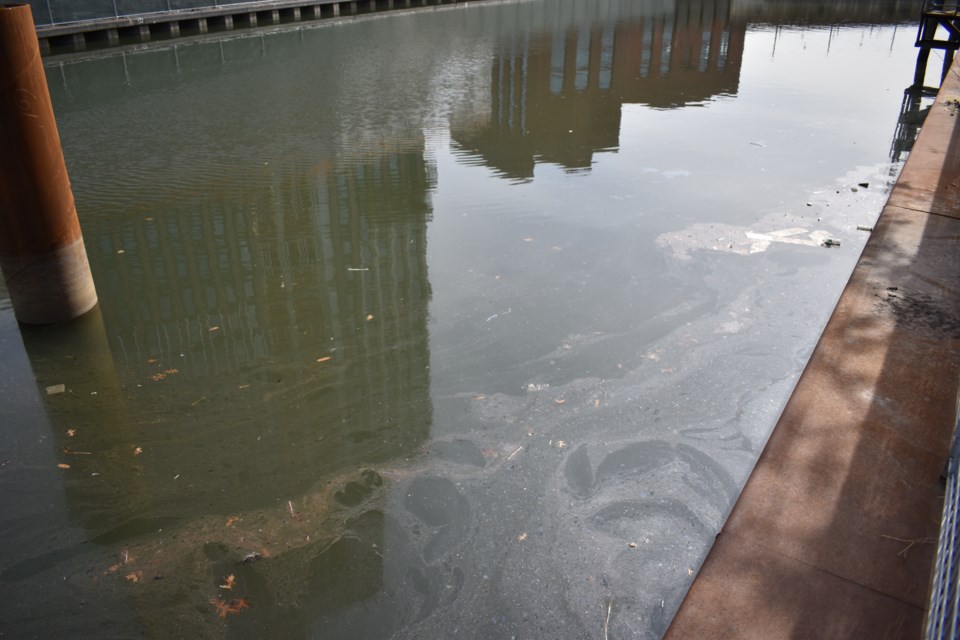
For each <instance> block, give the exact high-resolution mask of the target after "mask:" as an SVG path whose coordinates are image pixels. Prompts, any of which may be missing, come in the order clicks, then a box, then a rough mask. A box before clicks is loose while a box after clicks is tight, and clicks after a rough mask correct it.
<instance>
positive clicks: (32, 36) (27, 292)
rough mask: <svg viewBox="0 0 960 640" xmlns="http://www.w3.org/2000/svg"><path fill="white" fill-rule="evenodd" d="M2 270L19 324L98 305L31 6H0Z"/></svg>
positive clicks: (75, 313)
mask: <svg viewBox="0 0 960 640" xmlns="http://www.w3.org/2000/svg"><path fill="white" fill-rule="evenodd" d="M0 267H2V270H3V275H4V281H5V282H6V287H7V290H8V292H9V294H10V300H11V302H12V304H13V310H14V314H15V315H16V317H17V319H18V320H19V321H20V322H24V323H27V324H52V323H56V322H63V321H66V320H70V319H72V318H75V317H77V316H79V315H82V314H83V313H86V312H87V311H89V310H90V309H92V308H93V306H94V305H95V304H96V303H97V294H96V290H95V289H94V286H93V277H92V275H91V273H90V265H89V263H88V262H87V253H86V249H85V248H84V245H83V237H82V236H81V233H80V222H79V220H78V219H77V211H76V208H75V206H74V201H73V192H72V191H71V189H70V179H69V177H68V176H67V168H66V164H65V163H64V160H63V151H62V149H61V148H60V136H59V135H58V133H57V123H56V120H55V119H54V115H53V105H52V104H51V102H50V93H49V91H48V89H47V81H46V77H45V76H44V72H43V64H42V62H41V59H40V46H39V43H38V41H37V35H36V31H35V29H34V26H33V16H32V14H31V11H30V5H27V4H13V5H11V4H0Z"/></svg>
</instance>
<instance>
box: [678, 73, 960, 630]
mask: <svg viewBox="0 0 960 640" xmlns="http://www.w3.org/2000/svg"><path fill="white" fill-rule="evenodd" d="M958 98H960V66H958V65H957V64H954V66H953V68H952V69H951V72H950V73H949V74H948V76H947V79H946V80H945V81H944V83H943V86H942V87H941V90H940V93H939V95H938V97H937V100H936V103H935V104H934V107H933V108H932V109H931V111H930V114H929V115H928V117H927V120H926V122H925V124H924V126H923V129H922V131H921V133H920V137H919V139H918V140H917V143H916V145H915V146H914V148H913V152H912V153H911V155H910V157H909V158H908V160H907V163H906V165H905V167H904V169H903V172H902V174H901V176H900V178H899V180H898V182H897V185H896V187H895V188H894V190H893V192H892V193H891V195H890V198H889V200H888V203H887V206H886V207H885V208H884V210H883V213H882V214H881V216H880V219H879V221H878V223H877V226H876V228H875V230H874V232H873V234H872V236H871V238H870V241H869V242H868V244H867V246H866V248H865V249H864V252H863V254H862V256H861V258H860V261H859V263H858V265H857V267H856V269H855V270H854V272H853V275H852V276H851V278H850V281H849V283H848V284H847V287H846V289H845V290H844V293H843V295H842V297H841V299H840V301H839V303H838V304H837V307H836V309H835V310H834V313H833V315H832V317H831V319H830V321H829V323H828V324H827V327H826V329H825V330H824V333H823V335H822V337H821V339H820V342H819V344H818V345H817V348H816V350H815V351H814V353H813V355H812V357H811V359H810V361H809V363H808V364H807V367H806V369H805V371H804V373H803V375H802V377H801V379H800V381H799V383H798V384H797V387H796V390H795V391H794V393H793V396H792V397H791V399H790V401H789V402H788V404H787V406H786V408H785V409H784V412H783V414H782V416H781V418H780V421H779V422H778V424H777V426H776V428H775V429H774V431H773V434H772V435H771V437H770V440H769V441H768V443H767V446H766V448H765V450H764V451H763V453H762V455H761V457H760V459H759V461H758V463H757V466H756V468H755V469H754V471H753V474H752V475H751V477H750V479H749V481H748V482H747V485H746V487H745V488H744V490H743V493H742V494H741V496H740V498H739V500H738V501H737V503H736V505H735V506H734V508H733V510H732V512H731V514H730V516H729V518H728V520H727V522H726V524H725V525H724V528H723V530H722V532H721V533H720V535H719V536H718V538H717V542H716V544H715V545H714V547H713V549H712V550H711V552H710V554H709V555H708V557H707V559H706V561H705V563H704V565H703V567H702V568H701V570H700V573H699V575H698V576H697V578H696V580H695V581H694V583H693V586H692V587H691V589H690V591H689V592H688V594H687V596H686V598H685V600H684V601H683V604H682V605H681V607H680V610H679V611H678V613H677V615H676V617H675V618H674V620H673V623H672V625H671V627H670V629H669V630H668V632H667V634H666V637H667V638H669V639H670V640H677V639H681V638H712V639H717V638H751V639H753V638H765V639H776V638H818V639H819V638H844V639H849V638H871V639H873V638H919V637H921V636H922V631H923V623H924V615H925V609H926V601H927V597H928V589H929V582H930V578H931V572H932V567H933V560H934V555H935V547H936V537H937V534H938V531H939V522H940V514H941V508H942V500H943V485H942V483H941V481H940V478H939V476H940V473H941V471H942V470H943V468H944V463H945V461H946V458H947V453H948V449H949V443H950V438H951V435H952V432H953V426H954V424H955V417H956V406H957V386H958V379H960V206H958V205H960V127H958V120H960V116H957V112H958V106H960V102H957V100H958Z"/></svg>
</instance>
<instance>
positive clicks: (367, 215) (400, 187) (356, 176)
mask: <svg viewBox="0 0 960 640" xmlns="http://www.w3.org/2000/svg"><path fill="white" fill-rule="evenodd" d="M420 145H421V146H420V147H419V148H416V149H403V148H401V149H397V150H394V151H390V152H387V153H386V154H385V155H383V156H382V157H379V158H373V159H370V160H369V161H366V162H360V163H358V164H356V165H353V166H349V167H346V168H342V169H340V168H335V167H332V166H325V165H319V166H315V167H313V168H312V169H304V170H299V169H298V170H296V171H294V172H291V173H285V172H277V173H276V174H272V172H271V171H270V169H269V168H268V167H265V168H264V172H263V173H262V174H261V175H259V176H257V177H253V176H251V177H250V178H249V180H250V182H251V183H252V185H253V186H250V187H247V188H243V187H242V186H241V185H240V184H239V183H240V182H241V181H242V178H241V179H240V180H235V181H231V183H230V185H229V186H227V187H226V188H220V189H218V188H213V189H211V193H210V194H209V196H204V195H201V194H198V201H197V202H196V203H195V206H194V209H193V210H192V211H187V212H178V213H175V214H172V215H165V216H164V215H158V216H157V217H153V216H146V219H144V218H143V217H136V218H133V219H131V220H129V221H125V222H124V223H123V224H121V225H119V226H118V231H116V232H115V234H114V237H112V238H104V239H103V240H104V241H101V244H100V247H99V252H98V255H97V256H96V257H95V258H94V263H95V264H96V263H97V262H101V263H103V262H106V261H108V260H109V261H110V262H111V264H115V265H116V267H115V270H112V271H110V272H109V275H108V278H107V279H102V280H101V282H99V286H100V288H101V289H103V290H104V293H105V295H103V296H102V297H103V299H104V300H105V302H104V303H103V308H104V315H105V321H106V324H107V326H108V327H109V328H111V330H112V331H111V334H112V335H111V340H112V343H113V344H112V346H113V349H114V350H115V352H117V353H118V354H119V353H122V354H123V355H122V359H123V360H126V362H125V363H123V364H120V363H118V365H120V366H124V365H125V368H126V369H127V371H128V372H130V371H133V372H137V371H140V372H142V371H143V370H144V369H143V368H144V366H145V365H147V366H150V365H148V363H150V362H151V361H155V362H156V364H155V365H153V366H154V368H155V369H156V370H157V371H158V372H161V373H162V372H163V371H166V370H169V369H176V371H177V372H176V373H175V374H170V375H168V376H166V378H165V379H163V380H162V381H161V382H162V383H163V384H165V385H166V384H169V385H170V386H171V387H173V388H175V389H176V392H175V393H178V394H179V393H189V389H190V387H191V386H192V385H195V384H197V383H198V382H199V381H203V382H202V385H203V388H204V390H205V393H206V394H207V396H208V397H207V398H206V400H204V401H203V403H201V404H198V406H197V411H196V413H197V419H196V422H197V424H196V425H195V428H197V429H201V425H202V431H199V432H196V433H194V434H192V436H191V437H192V438H194V439H195V444H196V446H197V447H198V455H199V456H202V462H201V461H200V460H198V463H200V464H203V465H208V466H209V465H211V464H212V466H217V463H222V464H224V465H225V466H227V467H232V465H230V464H229V462H230V461H231V459H233V460H235V461H236V463H237V466H236V468H235V470H234V471H233V472H232V473H230V472H228V473H226V475H225V476H220V474H218V476H217V477H216V478H212V479H211V482H213V483H215V484H218V483H221V482H222V483H223V484H224V486H229V485H230V484H231V483H232V482H235V481H241V480H242V479H243V478H249V477H251V476H263V477H264V478H270V484H269V486H264V485H260V486H259V488H255V489H254V490H255V491H259V490H262V491H263V495H262V496H257V495H246V496H244V497H243V498H240V497H239V496H238V497H237V502H238V505H237V507H240V506H241V505H240V504H239V503H240V502H242V503H243V504H242V507H244V508H249V507H250V506H251V505H255V504H263V503H264V502H266V501H269V500H270V499H272V498H273V497H275V496H276V495H284V494H288V495H297V494H300V493H302V492H303V491H304V490H306V489H307V488H308V486H309V485H310V484H312V483H313V482H315V481H316V479H317V476H316V474H315V473H291V472H290V471H289V470H288V467H289V466H290V465H295V466H300V465H303V466H305V467H306V468H311V467H314V468H315V467H316V465H318V464H319V465H322V466H323V467H324V468H325V469H326V470H327V471H331V470H333V471H335V470H336V469H335V467H343V466H344V465H350V464H362V463H370V462H376V461H379V460H383V459H387V458H392V457H395V456H396V455H398V454H400V453H402V452H403V451H409V450H411V449H413V448H415V447H417V446H419V444H420V443H421V442H422V441H423V439H425V438H426V436H427V434H428V432H429V426H430V403H429V370H428V367H427V365H428V356H429V354H428V343H427V340H428V336H427V327H426V318H427V305H428V302H429V296H430V287H429V282H428V280H427V272H426V246H425V243H426V226H427V222H428V220H429V216H430V211H429V202H428V200H427V190H428V186H429V182H430V180H431V179H432V178H431V177H430V175H429V171H428V168H427V166H426V163H425V160H424V157H423V150H422V142H421V143H420ZM234 190H235V191H234ZM121 248H122V250H123V252H124V253H123V254H122V255H123V256H124V257H123V258H122V259H120V260H117V259H116V255H115V254H116V251H117V250H118V249H121ZM327 358H328V359H327ZM118 359H120V358H118ZM148 372H149V371H148ZM141 376H143V374H141ZM143 377H144V378H148V377H149V376H143ZM149 382H154V381H152V380H149ZM141 384H143V383H141ZM148 389H150V390H151V391H160V390H161V389H162V388H161V387H160V384H159V383H158V384H155V385H152V386H149V385H148ZM196 393H197V394H198V397H199V395H203V394H201V393H200V392H199V391H197V392H196ZM211 395H214V396H215V397H210V396H211ZM216 396H218V397H216ZM196 400H197V398H193V399H192V400H191V402H193V401H196ZM207 403H209V404H210V411H209V412H208V411H207V410H205V409H204V404H207ZM191 413H193V412H191ZM214 416H219V419H216V420H215V421H214V422H213V424H212V425H211V424H210V422H211V419H213V418H214ZM189 422H191V423H192V422H194V420H189ZM168 428H170V429H173V430H174V431H175V432H177V431H180V430H183V429H185V428H186V426H185V425H169V426H168ZM224 438H229V440H230V441H231V442H236V443H237V444H238V445H239V446H238V447H236V448H234V447H229V448H225V447H223V446H220V445H218V443H219V442H220V441H222V440H223V439H224ZM287 443H296V446H295V447H294V448H292V449H290V451H289V452H288V453H283V454H279V451H280V450H284V449H288V448H290V447H289V444H287ZM244 445H247V446H249V447H250V449H249V450H247V449H245V448H244ZM264 446H266V447H267V448H268V451H270V455H266V456H257V455H252V454H251V453H250V451H252V450H255V449H256V448H262V447H264ZM231 450H232V452H231ZM183 453H184V452H183V450H182V449H178V448H176V447H172V448H171V449H170V451H169V454H170V455H171V456H176V457H178V458H182V456H183ZM238 456H239V457H238ZM157 473H158V474H159V473H163V474H166V473H167V469H163V470H162V471H161V470H159V469H158V470H157ZM231 476H235V477H231ZM218 502H220V499H218ZM229 502H230V501H229V499H228V500H227V503H228V504H229ZM223 506H226V505H223Z"/></svg>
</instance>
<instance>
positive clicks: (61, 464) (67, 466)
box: [57, 462, 70, 469]
mask: <svg viewBox="0 0 960 640" xmlns="http://www.w3.org/2000/svg"><path fill="white" fill-rule="evenodd" d="M57 466H58V467H60V468H61V469H69V468H70V465H68V464H64V463H63V462H61V463H60V464H58V465H57Z"/></svg>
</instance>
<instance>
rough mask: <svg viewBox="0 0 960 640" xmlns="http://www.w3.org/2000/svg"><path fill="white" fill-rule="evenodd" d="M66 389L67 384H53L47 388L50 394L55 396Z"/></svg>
mask: <svg viewBox="0 0 960 640" xmlns="http://www.w3.org/2000/svg"><path fill="white" fill-rule="evenodd" d="M66 390H67V385H65V384H53V385H50V386H49V387H47V389H46V391H47V395H48V396H53V395H56V394H58V393H63V392H64V391H66Z"/></svg>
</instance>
